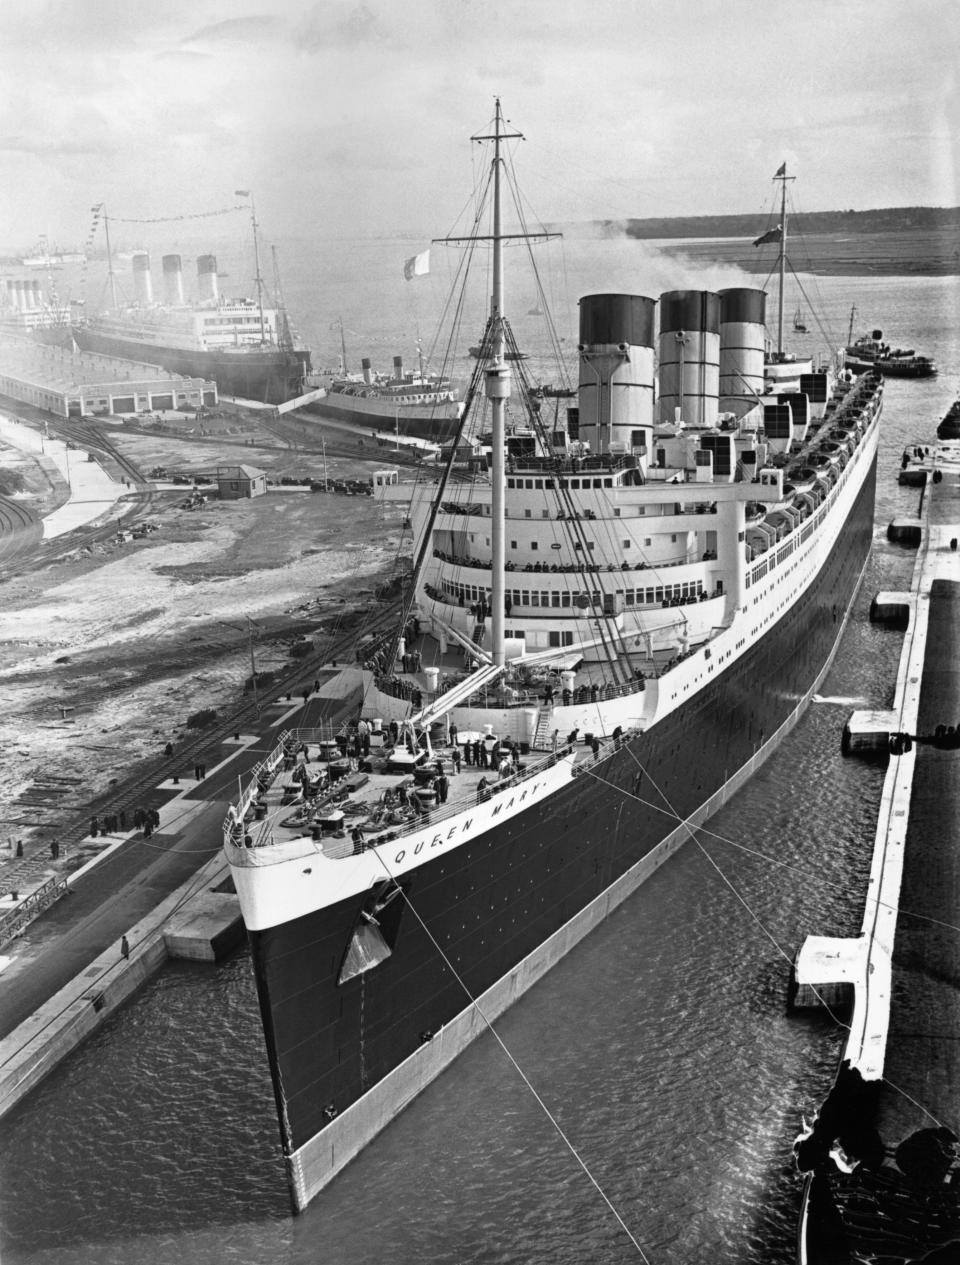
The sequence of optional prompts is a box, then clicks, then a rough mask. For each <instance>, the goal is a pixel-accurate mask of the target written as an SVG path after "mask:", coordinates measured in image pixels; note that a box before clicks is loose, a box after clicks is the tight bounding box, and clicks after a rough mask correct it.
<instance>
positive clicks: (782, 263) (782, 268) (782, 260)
mask: <svg viewBox="0 0 960 1265" xmlns="http://www.w3.org/2000/svg"><path fill="white" fill-rule="evenodd" d="M773 178H774V180H779V181H780V255H779V257H778V259H777V267H778V269H779V273H780V286H779V293H778V294H777V359H778V360H782V359H783V303H784V294H785V292H786V285H785V282H786V272H787V181H788V180H796V176H788V175H787V164H786V163H784V164H783V166H782V167H781V168H780V170H779V171H778V172H777V174H776V175H775V176H774V177H773Z"/></svg>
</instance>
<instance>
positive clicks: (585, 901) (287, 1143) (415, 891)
mask: <svg viewBox="0 0 960 1265" xmlns="http://www.w3.org/2000/svg"><path fill="white" fill-rule="evenodd" d="M875 479H876V466H875V462H874V464H873V466H872V467H871V469H870V470H869V471H868V473H867V475H866V476H865V479H864V483H863V486H862V487H861V489H860V491H859V493H858V496H857V500H856V502H855V504H854V506H853V508H852V510H851V512H850V515H849V517H848V520H847V523H846V524H845V527H844V529H843V530H842V531H841V534H840V538H839V540H838V542H837V545H836V547H835V549H834V551H833V553H832V555H831V556H830V558H829V559H828V560H827V562H826V564H825V565H824V567H823V569H822V571H821V572H820V575H819V576H818V578H817V579H816V581H815V582H814V583H813V584H812V586H811V588H810V590H809V591H808V592H807V594H806V596H805V597H804V598H803V599H802V600H801V601H799V602H797V603H795V604H794V605H793V607H791V608H790V609H789V610H788V611H787V612H785V614H784V615H783V618H782V619H781V620H780V621H779V622H778V623H777V624H775V625H774V626H773V627H772V628H770V630H769V631H768V632H767V633H766V634H765V635H764V636H763V637H762V638H761V639H760V640H759V641H758V642H757V643H756V644H755V646H754V647H753V648H752V649H751V650H750V651H748V652H747V653H746V654H745V655H744V656H743V657H742V658H741V659H739V660H737V661H734V662H733V663H731V664H730V666H729V667H728V668H727V669H726V670H725V671H724V672H723V673H721V674H720V675H719V676H717V677H716V678H714V679H712V680H711V681H710V683H709V684H708V685H706V686H705V687H704V688H703V690H702V691H701V692H700V693H699V694H698V695H696V696H695V697H693V698H692V699H690V700H689V702H687V703H686V704H684V705H682V706H681V707H680V708H679V709H678V710H677V711H676V712H674V713H672V714H670V715H668V716H666V717H665V718H664V719H663V720H662V721H660V722H658V723H657V724H656V725H655V726H653V727H652V728H651V729H650V730H648V731H647V732H645V733H643V734H641V735H639V736H637V737H635V738H633V739H631V741H630V744H629V748H624V749H622V750H620V751H619V752H616V753H614V754H613V755H611V756H610V757H609V758H608V759H607V760H605V761H604V762H603V764H602V766H601V768H602V780H600V779H598V778H594V777H590V776H581V777H578V778H576V779H575V780H574V781H573V782H572V783H571V784H570V785H569V786H568V787H566V788H564V789H563V790H561V791H559V792H558V793H556V794H555V795H554V796H552V797H551V798H549V799H547V800H546V801H544V802H542V803H540V804H538V805H536V806H535V807H533V808H531V809H529V810H528V811H527V812H525V813H523V814H521V815H520V816H518V817H516V818H514V819H512V820H511V821H509V822H505V823H504V824H503V825H501V826H498V827H495V828H494V829H492V830H490V831H488V832H487V833H485V834H484V835H482V836H481V837H478V838H476V839H474V840H472V841H470V842H467V843H464V844H461V845H460V846H459V847H457V848H456V849H454V850H453V851H451V852H450V853H449V854H447V855H444V856H441V857H438V858H437V859H436V860H434V861H432V862H428V863H425V864H424V865H423V866H421V867H420V868H418V869H416V870H414V871H413V872H411V873H409V874H408V875H407V876H405V878H404V879H403V886H404V889H405V891H406V893H407V895H408V897H409V900H410V902H411V904H412V907H413V908H415V909H416V911H417V916H414V914H413V913H412V912H411V909H410V908H401V909H400V910H399V911H398V915H397V916H398V917H399V919H400V922H399V929H398V933H397V938H396V945H395V950H394V953H393V956H392V957H390V958H389V959H387V961H385V962H384V963H383V964H381V965H380V966H378V967H376V968H375V969H373V970H370V971H368V972H367V973H366V974H364V975H363V976H360V977H358V978H355V979H352V980H350V981H348V982H347V983H346V984H344V985H342V986H339V985H338V983H337V978H338V973H339V970H340V966H341V963H342V961H343V957H344V952H345V949H346V947H347V944H348V942H349V939H350V936H351V932H352V930H353V927H354V924H355V922H356V920H357V917H358V914H359V911H360V907H361V904H362V897H356V898H353V899H350V900H348V901H344V902H342V903H340V904H338V905H333V906H330V907H327V908H325V909H323V910H321V911H318V912H316V913H313V914H310V915H307V916H305V917H302V918H299V919H297V920H295V921H292V922H290V923H286V924H283V925H280V926H275V927H272V928H270V929H268V930H264V931H259V932H252V933H251V934H250V941H251V945H252V950H253V962H254V969H255V974H256V980H257V988H258V993H259V998H260V1005H261V1011H262V1015H263V1022H264V1029H265V1034H266V1041H267V1049H268V1055H269V1060H270V1066H271V1072H272V1075H273V1082H274V1089H275V1093H276V1098H277V1105H278V1111H279V1117H280V1125H281V1135H282V1140H283V1147H284V1152H285V1154H286V1155H287V1156H288V1157H290V1156H294V1155H295V1153H296V1152H297V1151H298V1150H299V1149H300V1148H302V1147H304V1146H305V1145H306V1144H307V1143H308V1142H310V1141H311V1140H313V1139H315V1137H316V1135H318V1134H322V1132H323V1131H324V1130H325V1129H327V1128H329V1127H330V1125H331V1120H333V1119H334V1117H335V1116H337V1115H339V1114H340V1113H343V1112H344V1111H346V1110H347V1109H348V1108H350V1107H351V1104H355V1103H357V1102H358V1100H360V1099H361V1098H363V1096H364V1095H368V1091H370V1090H371V1088H372V1087H374V1086H377V1085H378V1083H379V1082H381V1081H382V1080H383V1078H384V1077H386V1076H387V1075H388V1074H390V1073H391V1072H393V1071H394V1069H396V1068H397V1066H398V1064H400V1063H401V1062H402V1061H403V1060H405V1059H408V1057H409V1056H411V1055H414V1054H415V1053H416V1052H417V1051H421V1052H422V1053H424V1054H425V1057H430V1055H429V1054H427V1052H426V1049H425V1047H427V1046H430V1045H431V1035H430V1034H435V1033H437V1032H438V1031H439V1030H441V1029H444V1028H445V1025H448V1024H450V1023H451V1021H452V1020H454V1018H455V1017H456V1016H457V1015H460V1014H461V1012H464V1011H465V1009H466V1008H467V998H466V996H465V993H464V990H463V987H462V985H461V984H460V983H459V982H458V981H457V980H456V979H455V978H454V976H453V974H452V973H451V971H450V969H449V967H448V966H447V965H446V964H445V962H444V960H443V958H442V957H441V956H440V953H439V952H438V950H437V947H436V946H435V944H434V943H433V942H432V940H431V939H430V937H428V936H427V934H426V932H425V930H424V928H423V926H422V925H421V924H420V922H419V921H418V918H420V919H423V923H424V924H425V925H426V926H427V927H429V929H430V933H431V936H432V937H434V938H435V940H436V942H437V944H439V945H440V946H441V948H442V949H443V952H444V954H446V955H447V957H448V958H449V959H450V962H451V963H452V965H453V966H454V968H455V969H456V971H457V972H458V974H459V975H460V976H461V978H462V979H463V981H464V984H465V985H466V987H467V988H468V989H469V991H470V993H471V994H472V995H473V996H474V997H476V996H479V995H481V994H483V993H484V992H485V991H486V990H488V989H490V988H492V987H493V986H494V985H496V984H497V982H498V981H501V980H502V979H503V977H505V976H507V975H508V973H510V972H511V971H515V968H517V965H518V963H522V962H524V961H525V960H528V959H529V958H530V956H531V955H535V954H536V952H537V950H538V949H539V948H540V946H542V945H544V942H546V941H548V940H549V939H550V938H551V937H555V938H556V936H557V934H558V932H559V929H561V928H565V927H566V926H568V925H569V924H570V921H571V920H576V919H577V917H578V915H580V914H581V913H582V911H585V910H586V909H587V908H588V907H590V906H591V902H598V898H601V899H600V900H599V905H598V908H599V906H604V905H605V902H606V899H607V895H608V893H610V891H611V889H612V888H613V887H614V885H618V886H620V881H621V880H622V879H623V878H624V876H626V875H628V874H630V873H631V872H632V873H636V872H637V867H638V866H640V867H641V869H642V868H643V867H642V864H641V863H643V859H644V858H645V857H649V855H650V854H651V853H653V851H654V850H655V849H657V848H658V845H660V844H661V842H662V841H663V840H665V839H666V838H668V837H669V836H671V835H674V836H675V837H676V846H679V845H680V843H682V842H683V837H684V836H685V831H683V830H679V831H678V830H677V819H678V816H679V817H680V818H687V817H690V816H694V815H699V817H700V818H701V819H702V818H703V817H704V816H705V815H707V813H708V812H709V811H713V810H714V809H715V808H716V807H718V806H719V803H720V802H721V799H722V795H723V794H724V793H726V791H729V789H730V788H731V786H733V787H735V786H736V785H739V784H740V782H741V781H743V780H745V778H746V776H747V775H748V773H749V772H750V771H752V768H753V767H755V764H756V763H757V762H759V760H761V759H762V758H764V757H765V756H766V755H767V754H769V753H770V751H771V750H772V749H773V748H774V747H775V745H776V740H777V738H778V736H781V737H782V735H783V734H784V733H785V732H787V731H788V729H789V727H790V725H791V724H792V723H793V721H794V720H795V719H796V717H797V715H798V714H799V711H800V709H801V708H802V706H803V704H804V702H805V700H806V699H808V698H809V694H810V692H811V691H812V690H813V689H814V688H815V686H816V685H817V684H818V682H819V680H820V678H821V677H822V675H823V673H824V671H825V669H826V666H827V665H828V664H829V662H830V659H831V657H832V655H833V653H834V652H835V650H836V645H837V642H838V639H839V635H840V631H841V629H842V626H843V623H844V619H845V615H846V613H847V611H848V610H849V606H850V604H851V602H852V600H853V596H854V594H855V592H856V588H857V584H858V581H859V577H860V576H861V574H862V571H863V567H864V564H865V561H866V558H867V555H868V553H869V549H870V542H871V538H872V531H873V505H874V488H875ZM641 769H643V770H644V773H643V774H640V770H641ZM725 788H726V791H725ZM618 791H620V792H623V793H622V794H618ZM645 876H646V875H645V874H644V875H643V877H645ZM640 881H642V878H637V879H636V881H635V882H633V884H632V885H633V886H636V885H637V883H639V882H640ZM628 890H631V889H628ZM623 894H626V893H625V892H624V893H623ZM616 899H622V895H621V896H619V897H615V898H614V899H613V900H612V901H611V902H610V904H609V905H606V906H605V907H604V908H603V909H602V910H600V912H598V913H597V914H596V916H595V917H593V921H592V922H591V924H590V925H594V924H595V922H596V921H599V918H600V917H601V916H603V913H605V912H609V908H610V907H612V904H613V903H616ZM397 903H398V904H401V902H397ZM581 934H582V933H581ZM571 943H572V941H571ZM569 947H571V944H567V945H566V946H565V948H562V949H561V950H560V952H561V953H562V952H565V951H566V948H569ZM556 956H558V954H557V953H554V954H553V959H552V960H555V958H556ZM527 982H528V983H529V982H532V980H531V981H527ZM524 986H526V985H522V986H521V987H518V988H513V989H512V993H511V996H510V998H509V1000H512V999H513V996H515V995H517V994H518V993H519V992H520V991H522V988H523V987H524ZM511 987H512V986H511ZM504 1004H508V1002H505V1003H504ZM501 1008H502V1007H501ZM441 1065H442V1064H441ZM438 1070H439V1068H438ZM426 1079H429V1077H425V1078H424V1077H421V1083H418V1084H416V1085H415V1086H414V1088H413V1089H412V1090H411V1089H410V1088H409V1086H407V1087H406V1088H405V1089H404V1091H403V1093H402V1095H401V1097H400V1099H399V1100H397V1101H396V1102H395V1103H394V1104H393V1106H392V1113H393V1114H395V1112H396V1111H397V1110H399V1109H400V1107H401V1106H402V1105H403V1103H404V1102H405V1101H406V1100H407V1099H409V1097H412V1096H413V1093H415V1092H416V1091H417V1089H418V1088H422V1083H425V1080H426ZM368 1098H369V1095H368ZM363 1109H364V1104H362V1103H361V1104H360V1105H359V1106H358V1108H357V1110H360V1111H362V1110H363ZM390 1114H391V1111H390V1109H389V1108H386V1109H384V1107H383V1105H382V1104H381V1105H380V1107H379V1108H378V1123H377V1126H376V1127H380V1126H381V1125H382V1124H383V1123H386V1120H387V1119H389V1117H390ZM365 1127H366V1128H367V1133H366V1136H365V1137H364V1139H363V1140H366V1139H367V1138H368V1137H369V1136H372V1131H375V1129H373V1130H372V1131H371V1129H370V1128H369V1127H368V1125H365ZM361 1144H362V1143H361ZM336 1149H337V1150H338V1151H340V1152H342V1151H344V1150H346V1151H348V1152H349V1154H352V1153H353V1151H350V1150H349V1145H348V1144H346V1143H345V1142H344V1139H343V1137H342V1136H341V1137H340V1138H338V1142H337V1146H336ZM356 1149H358V1148H357V1147H354V1151H355V1150H356ZM349 1154H347V1156H346V1158H349ZM343 1162H345V1161H344V1160H343V1159H340V1160H339V1162H337V1163H336V1166H335V1167H334V1168H333V1170H332V1171H333V1172H335V1171H337V1168H339V1167H342V1163H343ZM295 1168H296V1165H295V1164H294V1165H291V1172H292V1180H293V1183H294V1187H295V1188H296V1184H297V1178H296V1172H295ZM330 1175H332V1173H331V1174H330ZM321 1184H322V1180H321V1181H317V1180H316V1179H315V1174H314V1175H311V1177H310V1179H309V1180H307V1179H304V1181H303V1186H304V1189H306V1191H307V1193H306V1194H305V1195H303V1196H302V1201H303V1202H305V1201H306V1199H308V1198H309V1197H310V1195H311V1194H312V1193H314V1192H315V1190H316V1189H317V1188H318V1186H319V1185H321ZM295 1198H296V1195H295ZM301 1206H302V1203H301Z"/></svg>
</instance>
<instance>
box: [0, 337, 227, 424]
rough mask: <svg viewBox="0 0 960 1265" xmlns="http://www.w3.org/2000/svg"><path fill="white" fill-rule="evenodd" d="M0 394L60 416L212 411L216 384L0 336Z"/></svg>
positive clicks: (153, 367)
mask: <svg viewBox="0 0 960 1265" xmlns="http://www.w3.org/2000/svg"><path fill="white" fill-rule="evenodd" d="M0 392H2V393H3V394H4V395H9V396H11V397H12V398H13V399H15V400H22V401H23V402H24V403H26V404H33V405H35V406H36V407H37V408H42V409H44V410H46V411H47V412H48V413H56V414H57V415H58V416H60V417H80V416H82V415H83V414H89V413H98V414H101V415H103V414H119V413H141V412H147V411H150V410H158V411H159V410H162V409H175V408H184V407H186V408H199V407H200V406H201V405H205V406H207V407H213V406H215V405H216V404H217V402H218V396H217V385H216V383H215V382H210V381H207V380H205V379H203V378H189V377H184V376H182V375H181V374H178V373H171V372H170V371H169V370H167V369H162V368H160V366H159V365H150V364H143V363H140V362H139V361H134V360H121V359H120V358H119V357H117V356H104V355H100V354H99V353H94V352H81V351H78V350H77V349H76V347H75V346H74V345H72V344H71V345H70V346H60V345H58V344H54V343H48V342H41V341H39V340H34V339H32V338H29V337H17V336H15V335H13V334H6V333H0Z"/></svg>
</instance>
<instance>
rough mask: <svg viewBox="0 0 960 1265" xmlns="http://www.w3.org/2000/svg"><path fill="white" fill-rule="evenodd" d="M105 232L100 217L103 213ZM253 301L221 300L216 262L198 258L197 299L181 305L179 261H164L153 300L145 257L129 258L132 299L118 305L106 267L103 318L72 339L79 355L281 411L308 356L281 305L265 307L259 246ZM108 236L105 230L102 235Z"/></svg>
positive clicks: (295, 391) (79, 326)
mask: <svg viewBox="0 0 960 1265" xmlns="http://www.w3.org/2000/svg"><path fill="white" fill-rule="evenodd" d="M103 220H104V225H105V226H106V225H107V217H106V214H105V213H104V214H103ZM253 227H254V246H255V250H256V256H257V298H256V299H250V298H246V297H240V298H225V297H223V296H221V294H220V289H219V282H218V277H217V261H216V257H215V256H214V255H210V254H207V255H201V256H199V257H198V259H197V295H196V298H195V300H194V301H192V302H188V301H187V300H185V298H184V285H183V274H182V269H181V259H180V256H179V255H173V254H171V255H164V256H163V282H164V301H163V302H162V303H158V302H155V301H154V296H153V283H152V278H151V272H150V256H149V255H148V254H147V252H146V251H138V252H136V253H134V254H133V256H132V269H133V285H134V299H133V302H131V303H126V304H125V303H122V302H121V301H120V298H119V295H118V292H117V286H116V279H115V277H114V273H113V257H112V255H111V254H110V250H109V236H108V237H107V254H108V260H109V266H110V283H111V300H112V305H111V308H110V310H109V311H106V312H104V313H102V314H100V315H96V316H91V317H90V318H88V319H86V320H81V321H78V322H77V323H76V324H75V325H74V326H73V337H74V340H75V341H76V344H77V346H78V347H79V348H80V349H81V350H82V351H93V352H98V353H100V354H101V355H106V356H118V357H121V358H123V359H126V360H137V361H141V362H145V363H147V364H158V365H161V366H162V367H163V368H165V369H169V370H171V371H172V372H174V373H179V374H183V375H185V376H187V377H199V378H204V379H207V380H210V379H212V380H214V381H215V382H216V384H217V388H218V390H219V392H220V394H221V395H232V396H238V397H241V398H244V399H251V400H263V401H266V402H267V403H270V404H282V403H284V402H285V401H286V400H289V399H292V398H293V397H295V396H297V395H299V394H300V393H301V392H302V390H303V384H304V380H305V378H306V375H307V373H308V372H309V369H310V352H309V351H308V350H307V348H306V347H304V346H303V345H302V343H301V342H300V340H299V338H298V337H297V336H296V334H295V333H294V331H293V330H292V328H291V326H290V323H289V321H288V319H287V315H286V312H285V311H284V309H283V307H282V306H280V305H277V306H273V307H271V306H269V305H265V304H264V301H263V285H262V279H261V277H260V262H259V247H258V246H257V240H256V220H255V219H254V225H253ZM107 231H109V230H107Z"/></svg>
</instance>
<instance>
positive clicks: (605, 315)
mask: <svg viewBox="0 0 960 1265" xmlns="http://www.w3.org/2000/svg"><path fill="white" fill-rule="evenodd" d="M655 311H656V300H655V299H648V298H645V297H644V296H643V295H637V294H587V295H584V297H583V298H582V299H581V300H580V399H579V407H580V438H581V439H582V440H583V441H584V442H586V443H589V444H590V447H591V450H592V451H593V452H610V451H616V452H633V451H635V450H637V449H640V448H646V449H647V451H648V452H649V451H650V447H651V439H652V433H653V376H654V375H653V343H654V337H653V327H654V313H655Z"/></svg>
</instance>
